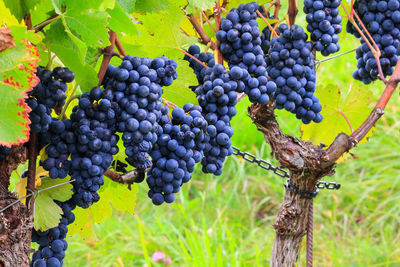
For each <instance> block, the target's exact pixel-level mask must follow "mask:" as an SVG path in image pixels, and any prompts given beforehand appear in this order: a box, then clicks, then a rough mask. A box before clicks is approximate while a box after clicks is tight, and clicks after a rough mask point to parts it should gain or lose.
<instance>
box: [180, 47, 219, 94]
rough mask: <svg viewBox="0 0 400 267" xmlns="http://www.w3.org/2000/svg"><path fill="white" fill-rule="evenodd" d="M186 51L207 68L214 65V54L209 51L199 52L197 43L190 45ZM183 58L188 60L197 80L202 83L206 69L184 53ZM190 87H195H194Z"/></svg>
mask: <svg viewBox="0 0 400 267" xmlns="http://www.w3.org/2000/svg"><path fill="white" fill-rule="evenodd" d="M188 53H189V54H191V55H192V56H193V57H195V58H197V59H198V60H199V61H201V62H203V63H204V64H205V65H206V66H208V67H209V68H212V67H214V65H215V60H214V55H213V54H212V53H210V52H207V53H205V52H200V47H199V46H197V45H191V46H190V47H189V49H188ZM183 59H184V60H187V61H189V66H190V67H191V68H192V69H193V71H194V74H196V77H197V81H198V82H199V84H202V83H203V80H204V76H205V75H206V70H207V69H206V68H205V67H204V66H203V65H201V64H200V63H199V62H197V61H196V60H194V59H193V58H191V57H189V56H188V55H185V57H184V58H183ZM192 88H193V89H195V87H192Z"/></svg>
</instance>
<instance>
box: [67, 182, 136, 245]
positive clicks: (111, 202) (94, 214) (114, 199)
mask: <svg viewBox="0 0 400 267" xmlns="http://www.w3.org/2000/svg"><path fill="white" fill-rule="evenodd" d="M131 187H132V188H131V190H129V189H128V188H127V186H126V185H121V184H118V183H115V182H112V181H110V180H109V179H108V178H105V181H104V185H103V186H102V187H101V188H100V190H99V191H98V193H99V195H100V200H99V201H98V202H97V203H95V204H94V205H93V206H90V207H89V208H87V209H82V208H78V207H77V208H76V209H75V211H74V213H75V222H74V223H72V224H71V225H69V226H68V235H70V236H73V235H75V234H77V233H79V235H81V236H82V237H83V238H85V239H95V236H94V232H93V226H94V224H95V223H101V222H104V220H105V219H107V218H110V217H111V216H112V211H113V208H114V209H116V210H119V211H121V212H124V213H130V214H133V213H134V209H135V205H136V195H137V192H138V186H137V184H133V185H132V186H131Z"/></svg>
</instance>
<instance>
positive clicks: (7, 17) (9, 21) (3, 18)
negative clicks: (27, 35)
mask: <svg viewBox="0 0 400 267" xmlns="http://www.w3.org/2000/svg"><path fill="white" fill-rule="evenodd" d="M0 24H1V25H7V26H11V25H21V26H22V25H23V22H22V21H21V23H20V22H18V20H17V18H16V17H15V16H14V15H12V14H11V11H10V9H8V8H7V7H6V6H5V4H4V1H0Z"/></svg>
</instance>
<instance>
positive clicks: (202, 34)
mask: <svg viewBox="0 0 400 267" xmlns="http://www.w3.org/2000/svg"><path fill="white" fill-rule="evenodd" d="M186 17H187V18H188V19H189V21H190V23H191V24H192V26H193V28H194V29H195V31H196V32H197V33H198V34H199V36H200V38H199V39H200V40H199V41H200V43H202V44H204V45H207V44H208V43H211V45H210V47H211V49H212V50H215V49H216V48H217V45H216V44H215V43H214V42H213V41H212V40H211V38H210V37H209V36H208V35H207V34H206V32H205V31H204V29H203V28H202V27H201V26H200V24H199V22H198V21H197V19H196V17H195V16H194V15H193V14H187V15H186Z"/></svg>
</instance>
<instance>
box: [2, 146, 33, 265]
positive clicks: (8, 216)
mask: <svg viewBox="0 0 400 267" xmlns="http://www.w3.org/2000/svg"><path fill="white" fill-rule="evenodd" d="M26 160H27V149H26V147H25V146H24V145H20V146H15V147H13V149H12V151H11V153H10V154H9V155H8V156H7V157H6V158H5V159H4V160H1V161H0V209H2V208H4V207H6V206H7V205H9V204H11V203H12V202H14V201H15V200H16V199H17V198H16V197H15V196H14V195H13V194H11V193H10V192H8V186H9V184H10V176H11V173H12V171H13V170H15V169H16V168H17V166H18V165H19V164H20V163H22V162H25V161H26ZM32 227H33V220H32V217H31V216H30V214H29V212H28V209H27V207H26V206H24V205H23V204H22V203H18V204H16V205H13V206H12V207H9V208H7V209H6V210H4V211H3V212H1V213H0V267H9V266H10V267H11V266H23V267H24V266H29V254H30V252H31V248H30V246H31V229H32Z"/></svg>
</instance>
